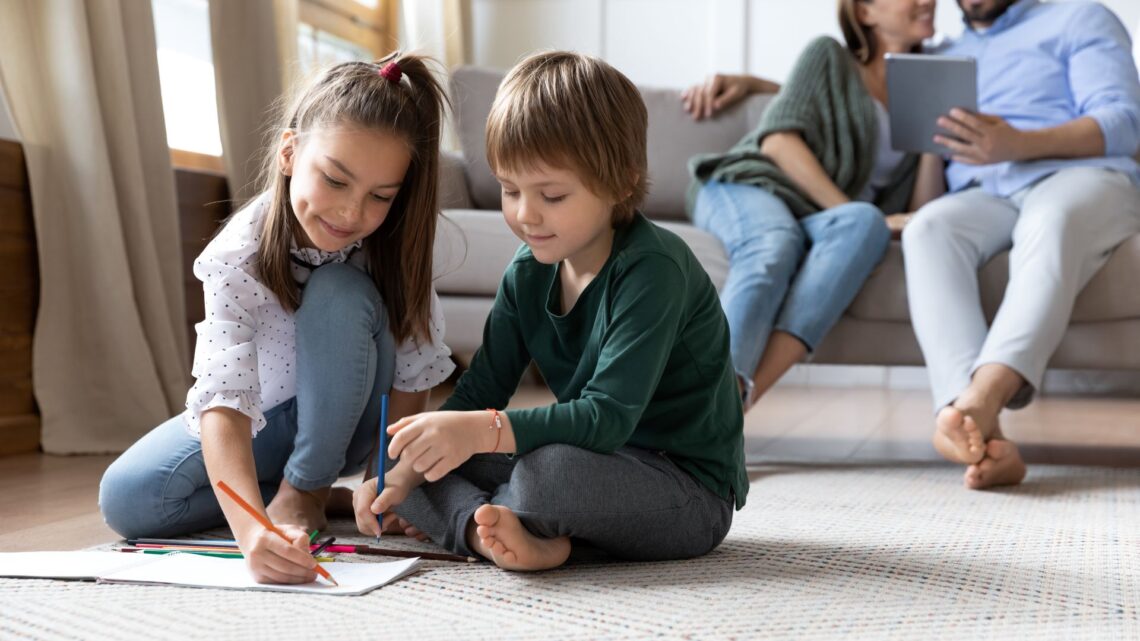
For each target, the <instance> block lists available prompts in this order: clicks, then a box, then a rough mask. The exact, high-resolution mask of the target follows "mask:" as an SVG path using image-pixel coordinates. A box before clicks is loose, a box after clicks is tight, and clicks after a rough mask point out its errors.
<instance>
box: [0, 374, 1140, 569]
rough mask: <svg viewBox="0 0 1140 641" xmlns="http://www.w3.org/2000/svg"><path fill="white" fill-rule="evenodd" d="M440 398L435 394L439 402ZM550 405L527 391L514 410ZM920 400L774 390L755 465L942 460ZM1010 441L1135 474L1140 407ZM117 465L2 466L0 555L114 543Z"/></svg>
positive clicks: (1040, 422)
mask: <svg viewBox="0 0 1140 641" xmlns="http://www.w3.org/2000/svg"><path fill="white" fill-rule="evenodd" d="M445 396H446V390H444V391H442V393H440V394H439V395H437V397H436V400H437V402H438V401H440V400H442V398H444V397H445ZM551 400H552V397H551V395H550V393H549V392H547V391H546V390H545V389H541V388H538V387H524V388H523V389H521V390H520V392H519V394H518V395H517V396H516V397H515V400H514V401H513V402H512V407H532V406H536V405H541V404H545V403H548V402H550V401H551ZM931 429H932V417H931V406H930V397H929V395H928V393H926V392H920V391H910V390H904V391H899V390H883V389H868V388H824V387H793V386H786V387H783V386H782V387H777V388H776V389H775V390H773V392H772V393H771V394H769V396H767V397H766V398H764V399H763V400H762V401H761V402H760V403H759V404H758V405H757V406H756V408H755V409H753V411H752V412H750V413H749V414H748V416H747V417H746V420H745V435H746V437H747V438H746V443H747V450H748V456H749V460H750V461H753V462H757V463H789V462H790V463H804V464H864V463H881V462H891V461H911V462H913V461H938V460H939V459H938V457H937V455H936V454H935V452H934V450H933V449H932V448H931V446H930V440H929V439H930V431H931ZM1003 429H1004V430H1005V431H1006V434H1007V435H1008V436H1009V437H1010V438H1012V439H1014V440H1016V441H1018V442H1019V443H1021V444H1022V445H1023V449H1024V451H1025V452H1026V455H1027V458H1028V459H1029V460H1030V461H1031V462H1036V463H1075V464H1094V465H1130V466H1134V465H1140V399H1112V398H1042V399H1040V400H1038V401H1037V402H1035V403H1034V404H1033V405H1031V406H1030V407H1029V408H1027V409H1025V410H1021V411H1018V412H1007V413H1006V415H1005V416H1004V417H1003ZM113 460H114V457H113V456H75V457H60V456H47V455H43V454H26V455H19V456H10V457H4V458H0V487H2V488H3V492H0V550H5V551H22V550H68V549H78V548H83V547H88V546H91V545H96V544H99V543H107V542H111V541H115V540H117V539H118V537H117V536H116V535H115V533H114V532H112V531H111V530H109V529H108V528H107V527H106V526H105V525H104V524H103V521H102V518H101V517H100V515H99V510H98V506H97V504H96V501H97V496H98V484H99V479H100V477H101V476H102V474H103V471H104V470H105V469H106V468H107V466H108V465H110V463H111V461H113Z"/></svg>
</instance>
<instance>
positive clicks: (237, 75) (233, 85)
mask: <svg viewBox="0 0 1140 641" xmlns="http://www.w3.org/2000/svg"><path fill="white" fill-rule="evenodd" d="M297 15H298V6H297V0H239V1H236V2H235V1H234V0H210V41H211V47H212V49H213V56H214V85H215V89H216V91H217V96H218V121H219V123H218V124H219V125H220V128H221V135H222V157H223V160H224V162H225V165H226V177H227V179H228V181H229V185H230V194H231V196H232V197H233V198H234V199H235V200H236V201H237V202H238V203H243V202H245V201H246V200H247V199H249V198H250V197H252V196H254V195H255V194H256V191H257V188H258V184H257V182H258V178H259V176H258V172H259V171H260V169H261V161H262V156H263V154H262V150H263V148H264V144H265V142H266V140H267V134H268V133H269V128H271V127H272V126H273V125H274V122H273V119H272V117H271V114H272V111H273V106H274V104H275V102H276V101H277V99H278V98H279V97H280V96H281V95H282V94H283V93H284V92H285V90H286V89H288V88H289V87H290V86H291V84H292V82H293V78H294V76H295V75H296V67H297V64H296V60H297Z"/></svg>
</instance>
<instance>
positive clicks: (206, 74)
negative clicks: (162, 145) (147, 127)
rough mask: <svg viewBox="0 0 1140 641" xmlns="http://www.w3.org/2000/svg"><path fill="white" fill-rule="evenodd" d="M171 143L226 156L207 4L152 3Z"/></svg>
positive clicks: (193, 0) (203, 0) (187, 0)
mask: <svg viewBox="0 0 1140 641" xmlns="http://www.w3.org/2000/svg"><path fill="white" fill-rule="evenodd" d="M152 6H153V7H154V31H155V40H156V41H157V45H158V75H159V82H160V83H161V86H162V110H163V113H164V115H165V117H166V142H167V144H168V145H169V146H170V147H172V148H174V149H183V150H186V151H194V152H197V153H200V154H208V155H211V156H220V155H222V137H221V134H220V132H219V130H218V104H217V101H216V96H215V92H214V60H213V55H212V53H211V50H210V9H209V5H208V4H207V0H152Z"/></svg>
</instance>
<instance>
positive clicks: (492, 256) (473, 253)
mask: <svg viewBox="0 0 1140 641" xmlns="http://www.w3.org/2000/svg"><path fill="white" fill-rule="evenodd" d="M657 224H658V225H660V226H662V227H664V228H665V229H668V230H669V231H672V232H673V233H675V234H677V235H678V236H680V237H681V238H682V239H683V240H684V241H685V243H687V244H688V245H689V247H690V248H691V249H692V250H693V253H695V254H696V256H697V259H698V260H699V261H700V263H701V266H702V267H704V268H705V271H706V272H708V274H709V277H710V278H712V281H713V284H715V285H716V287H717V289H718V290H719V289H720V288H721V287H722V286H724V279H725V277H726V276H727V274H728V259H727V257H726V256H725V254H724V248H723V247H722V246H721V244H720V241H718V240H717V239H716V238H715V237H713V236H712V235H710V234H708V233H707V232H705V231H702V230H700V229H697V228H696V227H693V226H692V225H689V224H686V223H670V222H657ZM519 244H520V241H519V239H518V237H517V236H515V235H514V233H513V232H512V231H511V229H510V228H509V227H507V224H506V223H505V222H503V216H502V215H501V214H500V213H499V212H495V211H484V210H473V209H452V210H449V211H446V212H444V219H443V220H441V221H440V223H439V226H438V228H437V230H436V237H435V254H434V264H435V278H436V280H435V288H436V291H437V292H439V294H440V295H441V296H443V295H448V294H451V295H462V296H494V295H495V294H496V292H498V290H499V280H500V279H501V278H502V276H503V272H505V271H506V270H507V265H509V264H510V262H511V258H512V257H513V256H514V255H515V251H516V250H517V249H518V247H519Z"/></svg>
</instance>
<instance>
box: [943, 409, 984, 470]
mask: <svg viewBox="0 0 1140 641" xmlns="http://www.w3.org/2000/svg"><path fill="white" fill-rule="evenodd" d="M933 442H934V449H936V450H938V453H939V454H941V455H942V456H943V457H945V458H946V460H948V461H952V462H954V463H966V464H967V465H968V464H971V463H977V462H978V461H980V460H982V457H983V456H985V454H986V449H985V448H986V441H985V435H983V434H982V430H981V429H979V427H978V424H977V423H976V422H975V421H974V418H973V417H972V416H969V415H967V414H965V413H963V412H962V411H961V410H959V409H958V408H956V407H954V406H952V405H947V406H946V407H943V408H942V410H941V411H939V412H938V417H937V418H936V419H935V430H934V439H933Z"/></svg>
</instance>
